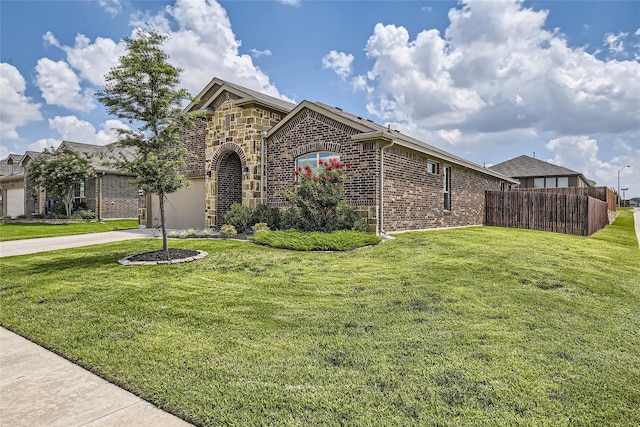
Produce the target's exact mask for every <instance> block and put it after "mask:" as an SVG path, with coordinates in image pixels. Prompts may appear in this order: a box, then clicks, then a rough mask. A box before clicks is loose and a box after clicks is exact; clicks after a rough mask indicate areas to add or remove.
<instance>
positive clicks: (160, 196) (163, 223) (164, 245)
mask: <svg viewBox="0 0 640 427" xmlns="http://www.w3.org/2000/svg"><path fill="white" fill-rule="evenodd" d="M158 199H160V226H161V227H162V250H163V251H164V253H165V255H166V256H167V259H169V247H168V245H167V222H166V218H165V216H164V193H158Z"/></svg>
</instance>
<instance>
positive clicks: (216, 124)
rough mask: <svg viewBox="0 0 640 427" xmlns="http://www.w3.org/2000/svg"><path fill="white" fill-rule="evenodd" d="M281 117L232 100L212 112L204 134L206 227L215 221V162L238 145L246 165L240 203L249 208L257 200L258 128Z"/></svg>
mask: <svg viewBox="0 0 640 427" xmlns="http://www.w3.org/2000/svg"><path fill="white" fill-rule="evenodd" d="M281 118H282V114H281V113H277V112H272V111H270V110H267V109H265V108H262V107H259V106H257V105H255V104H243V105H241V106H238V105H235V104H234V102H233V101H232V100H227V101H225V102H223V103H222V104H221V105H220V106H219V107H218V108H217V109H216V111H215V112H214V113H213V115H212V116H211V120H209V121H208V123H207V136H206V138H205V142H206V149H205V173H206V174H207V176H208V174H209V173H210V174H211V177H210V178H206V181H205V191H206V199H205V211H206V220H205V225H206V226H207V227H210V228H213V227H215V225H216V206H217V200H216V197H217V185H218V177H217V171H216V168H217V166H218V165H217V162H218V161H219V160H220V159H221V158H222V157H223V154H224V152H226V151H228V150H231V149H232V147H234V148H236V150H237V147H239V149H240V151H241V153H238V155H239V156H240V160H241V161H242V166H243V167H246V168H248V171H243V176H242V204H243V205H245V206H248V207H250V208H252V209H253V208H255V207H256V206H257V205H258V203H260V144H261V137H260V132H261V131H262V130H269V129H270V128H271V127H272V126H273V125H275V124H276V123H277V122H278V121H279V120H280V119H281ZM228 143H231V144H228ZM232 144H235V145H232ZM236 146H237V147H236ZM236 152H237V151H236Z"/></svg>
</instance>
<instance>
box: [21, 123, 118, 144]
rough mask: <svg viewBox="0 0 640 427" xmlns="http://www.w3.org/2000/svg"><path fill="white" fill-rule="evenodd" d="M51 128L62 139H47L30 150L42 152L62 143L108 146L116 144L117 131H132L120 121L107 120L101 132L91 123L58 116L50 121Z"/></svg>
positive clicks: (101, 127) (39, 141)
mask: <svg viewBox="0 0 640 427" xmlns="http://www.w3.org/2000/svg"><path fill="white" fill-rule="evenodd" d="M49 128H50V129H51V130H54V131H56V132H57V133H58V135H60V138H45V139H40V140H38V141H36V142H35V143H33V144H31V145H30V146H29V150H34V151H42V149H43V148H48V147H51V146H54V147H57V146H58V145H60V142H62V141H72V142H81V143H84V144H97V145H106V144H109V143H112V142H115V141H116V140H117V139H118V135H117V133H116V132H115V130H114V128H116V129H130V127H129V126H128V125H126V124H125V123H122V122H121V121H119V120H107V121H105V122H104V123H102V125H101V126H100V129H99V130H96V128H95V127H94V126H93V125H92V124H91V123H89V122H87V121H85V120H80V119H79V118H78V117H76V116H56V117H54V118H53V119H49Z"/></svg>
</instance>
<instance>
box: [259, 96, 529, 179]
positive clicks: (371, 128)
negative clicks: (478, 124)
mask: <svg viewBox="0 0 640 427" xmlns="http://www.w3.org/2000/svg"><path fill="white" fill-rule="evenodd" d="M304 109H309V110H312V111H315V112H317V113H319V114H322V115H324V116H327V117H329V118H332V119H334V120H336V121H338V122H340V123H343V124H346V125H348V126H349V127H351V128H353V129H356V130H359V131H360V132H361V133H359V134H356V135H353V136H352V139H353V140H354V141H367V140H376V139H377V140H380V139H382V140H386V141H388V142H389V143H391V142H392V141H393V142H394V144H396V145H398V146H401V147H405V148H408V149H410V150H415V151H418V152H420V153H423V154H426V155H427V156H428V157H433V158H436V159H439V160H441V161H444V162H450V163H452V164H456V165H459V166H463V167H465V168H468V169H471V170H474V171H476V172H480V173H482V174H486V175H491V176H493V177H496V178H499V179H501V180H504V181H507V182H511V183H518V181H517V180H515V179H513V178H511V177H509V176H506V175H504V174H502V173H500V172H498V171H494V170H491V169H488V168H485V167H483V166H480V165H478V164H476V163H473V162H471V161H469V160H465V159H463V158H461V157H458V156H455V155H453V154H451V153H449V152H447V151H444V150H441V149H439V148H437V147H434V146H433V145H430V144H427V143H425V142H422V141H420V140H417V139H415V138H412V137H410V136H408V135H404V134H402V133H401V132H400V131H397V130H391V129H390V128H389V127H385V126H383V125H380V124H378V123H375V122H373V121H371V120H368V119H363V118H362V117H358V116H356V115H354V114H351V113H347V112H345V111H344V110H342V109H340V108H336V107H330V106H329V105H326V104H323V103H321V102H311V101H306V100H305V101H302V102H301V103H300V104H298V105H297V106H296V108H294V109H293V110H292V111H290V112H289V114H287V116H286V117H284V118H283V119H282V120H281V121H280V122H278V124H276V125H275V126H274V127H273V128H271V129H270V130H269V131H268V132H267V138H269V137H271V136H272V135H274V134H275V133H277V132H278V130H279V129H281V128H282V127H284V126H286V124H287V122H289V121H290V120H291V119H292V118H294V117H295V116H296V115H297V114H298V113H300V112H301V111H303V110H304Z"/></svg>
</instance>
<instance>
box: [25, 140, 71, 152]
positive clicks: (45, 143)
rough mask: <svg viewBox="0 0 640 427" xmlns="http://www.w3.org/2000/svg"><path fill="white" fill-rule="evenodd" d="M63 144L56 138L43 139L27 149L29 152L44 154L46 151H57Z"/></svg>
mask: <svg viewBox="0 0 640 427" xmlns="http://www.w3.org/2000/svg"><path fill="white" fill-rule="evenodd" d="M61 143H62V140H61V139H55V138H43V139H39V140H37V141H36V142H34V143H33V144H31V145H29V147H28V148H27V150H28V151H35V152H38V153H40V152H42V151H44V149H45V148H46V149H50V148H52V149H54V150H55V149H56V148H58V146H59V145H60V144H61Z"/></svg>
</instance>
